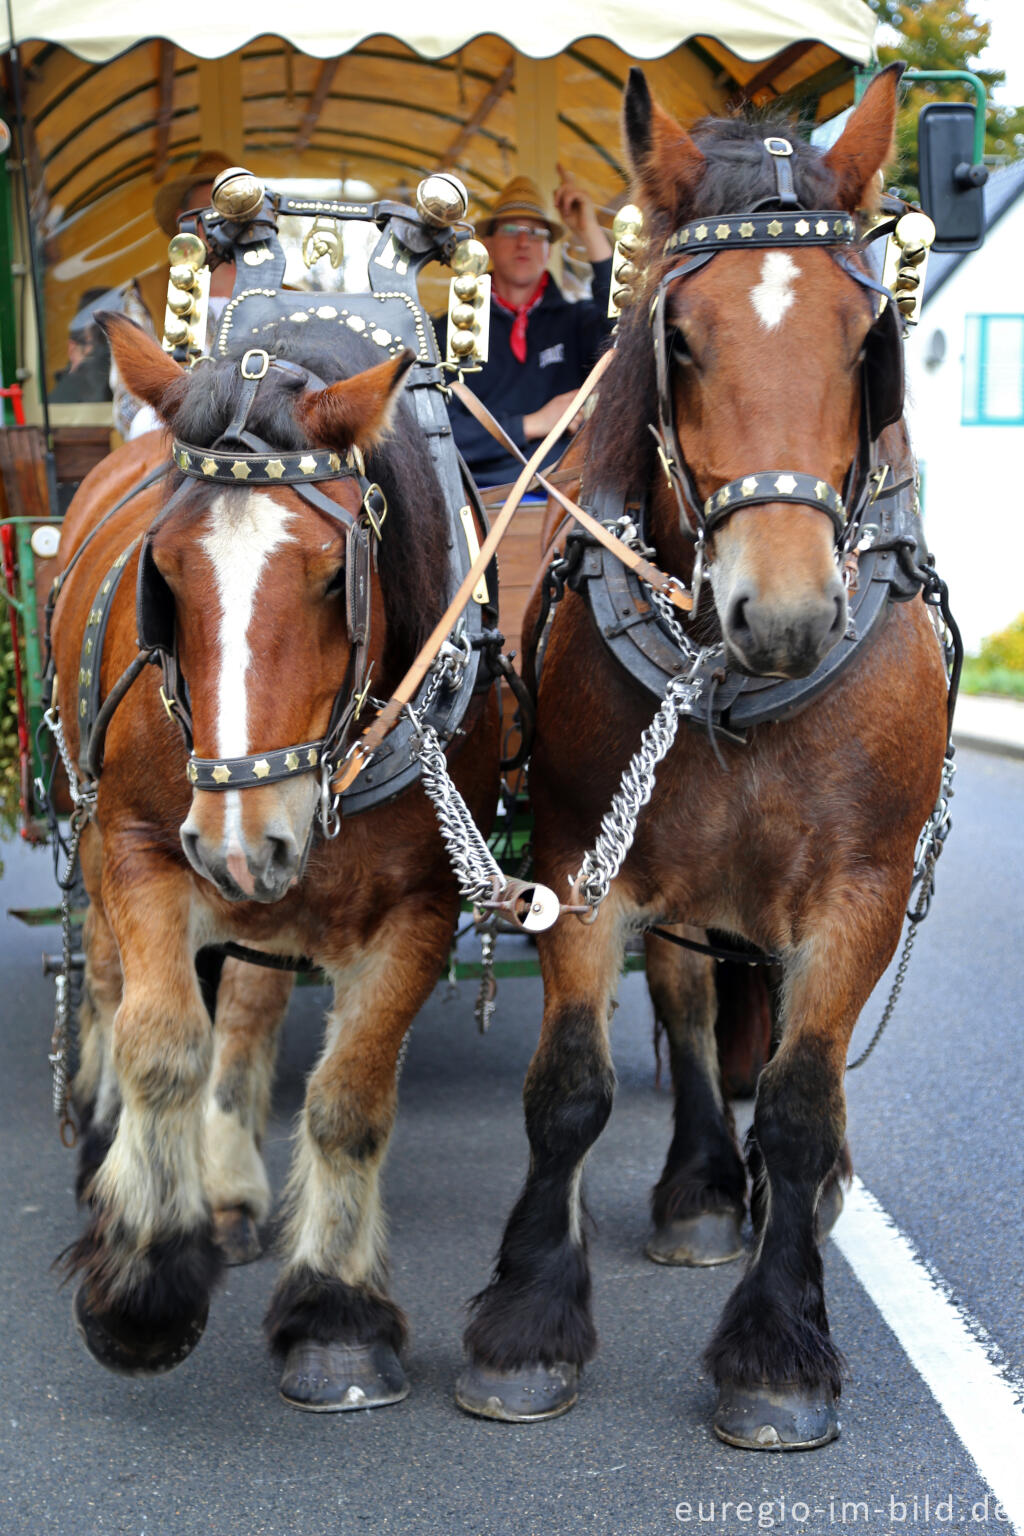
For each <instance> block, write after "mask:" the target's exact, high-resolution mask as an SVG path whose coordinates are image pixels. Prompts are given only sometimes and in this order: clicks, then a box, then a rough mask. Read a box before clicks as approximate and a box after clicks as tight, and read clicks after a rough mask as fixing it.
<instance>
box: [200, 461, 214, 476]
mask: <svg viewBox="0 0 1024 1536" xmlns="http://www.w3.org/2000/svg"><path fill="white" fill-rule="evenodd" d="M199 468H200V469H201V470H202V472H203V474H204V475H215V474H216V473H217V460H216V459H204V460H203V462H202V463H201V464H200V466H199Z"/></svg>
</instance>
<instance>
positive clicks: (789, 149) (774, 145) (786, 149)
mask: <svg viewBox="0 0 1024 1536" xmlns="http://www.w3.org/2000/svg"><path fill="white" fill-rule="evenodd" d="M761 142H762V144H763V145H764V147H765V149H766V150H767V151H768V153H769V154H770V155H783V156H785V155H791V154H792V153H793V146H792V144H791V143H790V142H789V140H788V139H782V138H776V137H775V135H772V137H771V138H768V139H762V140H761Z"/></svg>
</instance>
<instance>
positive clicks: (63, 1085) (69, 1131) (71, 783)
mask: <svg viewBox="0 0 1024 1536" xmlns="http://www.w3.org/2000/svg"><path fill="white" fill-rule="evenodd" d="M43 721H44V723H45V724H46V726H47V728H48V730H49V732H50V734H51V736H52V737H53V739H54V742H55V744H56V747H57V751H58V752H59V753H60V759H61V762H62V763H63V764H64V771H65V773H66V774H67V777H68V791H69V793H70V795H71V804H72V806H73V810H72V812H71V822H70V828H71V838H70V841H69V843H68V857H67V864H66V866H65V869H64V873H63V875H60V874H58V876H57V884H58V885H59V886H60V889H61V892H62V893H63V894H62V898H61V904H60V927H61V963H60V970H59V971H58V972H57V975H56V995H57V1001H56V1011H55V1016H54V1024H53V1034H52V1036H51V1039H50V1052H49V1061H50V1071H51V1074H52V1102H53V1112H54V1114H55V1115H56V1117H57V1119H58V1121H59V1122H60V1139H61V1141H62V1142H63V1143H64V1145H65V1146H66V1147H73V1146H74V1144H75V1141H76V1140H77V1138H78V1131H77V1128H76V1126H75V1123H74V1120H73V1119H72V1118H71V1110H70V1104H69V1098H68V1040H69V1036H70V1023H71V971H72V947H71V926H72V925H71V892H72V889H73V887H74V883H75V871H76V869H77V867H78V849H79V845H80V843H81V841H82V834H83V833H84V831H85V829H86V826H87V825H88V823H89V821H90V819H91V817H92V814H93V812H94V810H95V808H96V785H95V784H82V783H81V782H80V781H79V778H78V774H77V772H76V770H75V765H74V763H73V762H72V760H71V753H70V752H69V751H68V746H67V742H66V741H65V739H64V728H63V726H62V725H61V723H60V718H59V716H58V714H57V710H56V708H55V707H51V708H50V709H48V710H47V711H46V713H45V714H44V715H43Z"/></svg>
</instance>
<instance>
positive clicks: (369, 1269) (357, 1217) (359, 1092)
mask: <svg viewBox="0 0 1024 1536" xmlns="http://www.w3.org/2000/svg"><path fill="white" fill-rule="evenodd" d="M455 916H456V907H455V903H454V900H451V901H448V900H447V899H446V900H445V901H444V902H443V903H441V902H436V903H434V902H430V901H427V900H415V901H414V900H407V901H406V902H404V903H403V904H402V905H400V906H397V907H395V908H393V909H392V911H391V912H390V913H389V915H388V916H387V917H386V918H385V919H384V920H383V921H382V922H380V923H379V925H378V926H377V928H376V930H375V931H373V932H372V933H371V934H370V935H369V936H368V937H367V938H365V939H364V940H362V942H361V944H360V948H359V951H358V953H357V956H356V958H352V959H350V960H349V962H348V963H347V964H338V965H337V966H333V965H331V964H330V963H329V962H328V961H327V960H326V959H325V960H324V964H325V969H328V970H329V972H330V974H331V975H332V979H333V980H334V984H335V1001H334V1007H333V1009H332V1011H331V1013H330V1015H329V1016H328V1019H327V1036H326V1042H325V1045H324V1049H323V1053H322V1055H321V1057H320V1060H319V1062H318V1063H317V1066H316V1069H315V1070H314V1072H313V1074H312V1076H311V1077H310V1079H309V1083H308V1086H307V1092H306V1102H305V1106H304V1109H303V1114H302V1121H301V1124H300V1126H299V1129H298V1133H297V1139H296V1147H295V1152H294V1157H293V1162H292V1169H291V1173H290V1176H289V1182H288V1188H287V1192H286V1203H287V1208H288V1215H287V1222H286V1226H285V1230H284V1234H283V1239H282V1252H283V1268H282V1273H281V1277H280V1279H279V1281H278V1284H277V1288H276V1290H275V1292H274V1296H273V1298H272V1300H271V1304H270V1308H269V1311H268V1313H267V1317H266V1324H265V1326H266V1331H267V1336H268V1339H269V1342H270V1346H271V1349H272V1351H273V1353H274V1354H275V1355H277V1356H279V1357H281V1358H283V1361H284V1369H283V1374H282V1377H281V1396H282V1397H283V1398H284V1400H285V1402H287V1403H289V1404H291V1406H292V1407H295V1408H303V1409H306V1410H308V1411H310V1412H313V1413H332V1412H339V1411H343V1410H346V1409H354V1408H376V1407H383V1406H384V1405H386V1404H388V1403H397V1402H399V1401H401V1399H402V1398H404V1397H405V1396H406V1395H407V1394H408V1391H409V1384H408V1381H407V1380H406V1376H405V1372H404V1370H403V1369H402V1366H401V1364H400V1362H399V1358H398V1356H399V1351H400V1350H401V1348H402V1345H403V1344H404V1342H405V1332H406V1329H405V1319H404V1317H403V1315H402V1313H401V1311H400V1310H399V1308H398V1307H397V1306H396V1305H395V1303H394V1302H393V1301H392V1300H391V1298H390V1296H389V1295H388V1290H387V1249H386V1241H385V1228H384V1216H383V1212H382V1209H381V1200H380V1171H381V1166H382V1164H383V1161H384V1156H385V1153H386V1151H387V1145H388V1140H389V1138H390V1135H391V1130H392V1126H393V1124H394V1117H395V1105H396V1099H397V1082H396V1079H397V1065H398V1059H399V1051H400V1048H401V1045H402V1041H403V1039H404V1038H405V1035H406V1031H407V1030H408V1028H409V1026H410V1024H411V1023H412V1021H413V1018H414V1017H415V1015H416V1013H417V1012H418V1011H419V1009H420V1008H421V1007H422V1006H423V1004H424V1003H425V1002H426V1000H427V998H428V997H429V995H430V992H431V990H432V989H433V987H434V984H435V983H436V981H437V979H438V976H439V974H440V969H441V965H442V963H443V959H444V955H445V953H446V950H447V946H448V943H449V940H450V938H451V933H452V929H453V928H454V924H455Z"/></svg>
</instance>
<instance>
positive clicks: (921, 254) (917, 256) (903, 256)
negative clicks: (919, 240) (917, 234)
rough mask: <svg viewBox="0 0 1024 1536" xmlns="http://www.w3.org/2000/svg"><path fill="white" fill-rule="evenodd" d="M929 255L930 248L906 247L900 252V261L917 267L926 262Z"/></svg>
mask: <svg viewBox="0 0 1024 1536" xmlns="http://www.w3.org/2000/svg"><path fill="white" fill-rule="evenodd" d="M927 255H928V247H927V246H926V245H905V246H904V247H903V249H902V251H901V252H900V260H901V261H905V262H906V263H907V265H908V266H911V267H916V266H918V265H919V264H920V263H921V262H922V261H924V259H925V257H926V256H927Z"/></svg>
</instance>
